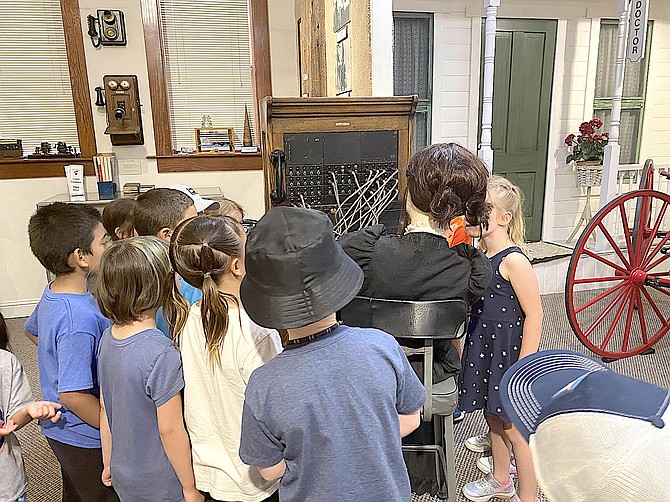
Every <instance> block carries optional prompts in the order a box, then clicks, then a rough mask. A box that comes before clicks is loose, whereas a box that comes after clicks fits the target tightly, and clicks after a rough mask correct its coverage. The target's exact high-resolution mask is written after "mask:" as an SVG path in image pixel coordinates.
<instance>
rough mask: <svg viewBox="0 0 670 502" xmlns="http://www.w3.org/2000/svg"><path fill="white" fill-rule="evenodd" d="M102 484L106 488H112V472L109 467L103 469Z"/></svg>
mask: <svg viewBox="0 0 670 502" xmlns="http://www.w3.org/2000/svg"><path fill="white" fill-rule="evenodd" d="M100 479H102V484H103V485H105V486H112V472H111V471H110V470H109V466H107V467H105V468H103V469H102V476H100Z"/></svg>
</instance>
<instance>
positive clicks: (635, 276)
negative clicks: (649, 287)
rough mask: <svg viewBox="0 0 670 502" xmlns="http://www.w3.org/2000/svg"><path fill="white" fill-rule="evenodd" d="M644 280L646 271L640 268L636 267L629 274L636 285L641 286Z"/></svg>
mask: <svg viewBox="0 0 670 502" xmlns="http://www.w3.org/2000/svg"><path fill="white" fill-rule="evenodd" d="M645 280H647V272H645V271H644V270H642V269H641V268H636V269H635V270H633V272H632V273H631V274H630V281H631V282H632V283H633V284H634V285H635V286H637V287H640V286H643V285H644V281H645Z"/></svg>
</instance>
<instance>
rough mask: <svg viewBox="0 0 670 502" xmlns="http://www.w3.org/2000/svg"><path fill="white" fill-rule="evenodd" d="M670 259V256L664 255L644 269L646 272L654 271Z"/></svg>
mask: <svg viewBox="0 0 670 502" xmlns="http://www.w3.org/2000/svg"><path fill="white" fill-rule="evenodd" d="M668 258H670V255H667V254H664V255H663V256H661V257H659V258H657V259H656V261H654V262H653V263H650V264H649V265H647V266H646V267H645V268H644V269H645V270H654V269H655V268H656V267H658V266H659V265H660V264H661V263H663V262H664V261H665V260H667V259H668Z"/></svg>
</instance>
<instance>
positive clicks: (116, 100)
mask: <svg viewBox="0 0 670 502" xmlns="http://www.w3.org/2000/svg"><path fill="white" fill-rule="evenodd" d="M103 81H104V86H103V88H102V89H104V92H105V98H106V99H104V100H101V99H100V98H101V97H102V96H101V94H102V92H101V91H98V89H99V88H97V87H96V91H97V92H98V99H96V105H98V106H100V104H99V103H102V106H106V111H107V124H109V125H108V126H107V129H105V134H109V135H110V136H111V139H112V145H141V144H143V143H144V134H143V132H142V114H141V109H140V106H141V105H140V90H139V86H138V82H137V76H135V75H105V76H104V77H103Z"/></svg>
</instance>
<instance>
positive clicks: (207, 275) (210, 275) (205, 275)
mask: <svg viewBox="0 0 670 502" xmlns="http://www.w3.org/2000/svg"><path fill="white" fill-rule="evenodd" d="M207 277H212V273H211V272H205V273H204V274H203V277H202V278H203V279H206V278H207Z"/></svg>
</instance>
